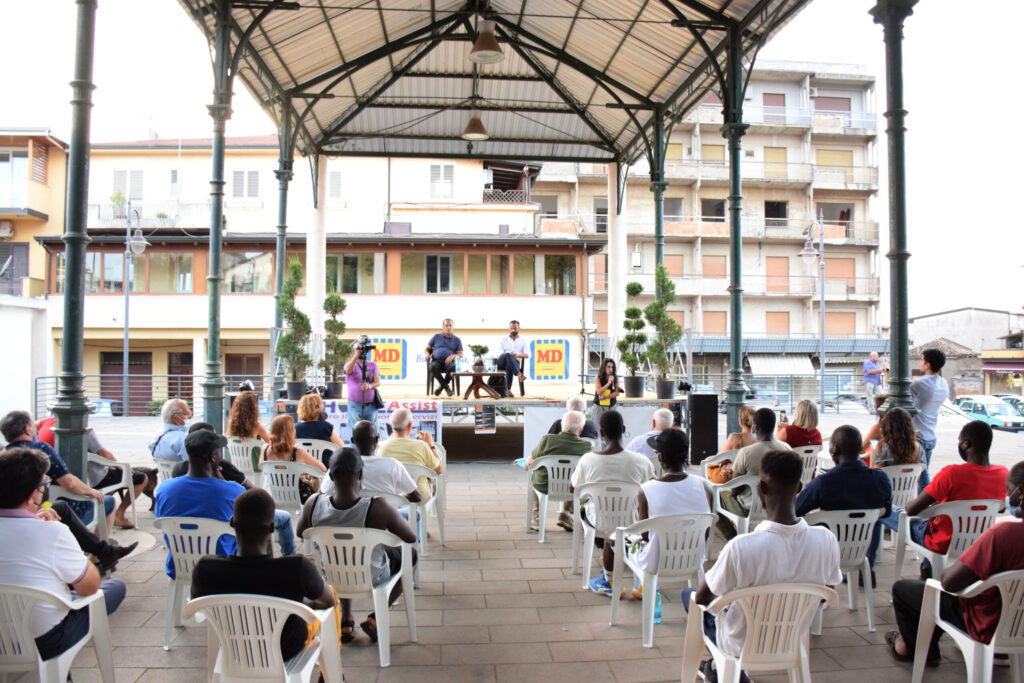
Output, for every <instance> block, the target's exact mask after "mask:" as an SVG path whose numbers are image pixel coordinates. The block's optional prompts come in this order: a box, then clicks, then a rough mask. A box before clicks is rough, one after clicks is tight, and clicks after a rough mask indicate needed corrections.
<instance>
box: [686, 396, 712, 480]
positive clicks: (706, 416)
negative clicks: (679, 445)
mask: <svg viewBox="0 0 1024 683" xmlns="http://www.w3.org/2000/svg"><path fill="white" fill-rule="evenodd" d="M686 405H687V410H688V411H689V413H690V464H693V465H695V464H697V463H699V462H700V461H701V460H703V459H704V458H706V457H708V456H710V455H714V454H715V453H717V452H718V395H717V394H690V396H689V399H688V400H687V401H686Z"/></svg>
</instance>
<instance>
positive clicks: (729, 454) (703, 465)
mask: <svg viewBox="0 0 1024 683" xmlns="http://www.w3.org/2000/svg"><path fill="white" fill-rule="evenodd" d="M737 453H739V449H738V448H734V449H732V450H731V451H722V452H721V453H718V454H717V455H712V456H711V457H710V458H707V459H705V460H702V461H701V462H700V476H701V478H702V479H707V478H708V465H717V464H718V463H720V462H725V461H726V460H736V454H737Z"/></svg>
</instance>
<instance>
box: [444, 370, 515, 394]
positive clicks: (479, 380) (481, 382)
mask: <svg viewBox="0 0 1024 683" xmlns="http://www.w3.org/2000/svg"><path fill="white" fill-rule="evenodd" d="M454 374H455V375H457V376H459V377H470V378H472V380H473V381H472V382H471V383H470V385H469V387H468V388H467V389H466V395H465V396H463V397H462V399H463V400H466V399H468V398H469V394H470V393H471V392H474V391H475V392H476V393H474V394H473V396H474V397H475V398H480V390H481V389H483V390H484V391H485V392H486V393H487V395H488V396H490V397H491V398H501V394H499V393H498V392H497V391H495V390H494V389H492V388H491V386H490V385H489V384H487V381H486V379H485V378H489V377H504V376H505V373H504V372H503V371H499V372H456V373H454Z"/></svg>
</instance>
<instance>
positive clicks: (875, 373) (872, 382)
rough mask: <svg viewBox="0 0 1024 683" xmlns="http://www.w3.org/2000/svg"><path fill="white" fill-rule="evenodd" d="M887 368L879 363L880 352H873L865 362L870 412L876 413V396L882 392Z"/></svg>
mask: <svg viewBox="0 0 1024 683" xmlns="http://www.w3.org/2000/svg"><path fill="white" fill-rule="evenodd" d="M883 372H885V366H883V365H879V363H878V352H877V351H872V352H871V355H870V356H869V357H868V359H867V360H866V361H864V378H863V379H864V395H865V396H867V399H868V410H869V411H871V412H872V413H874V412H875V395H876V394H878V393H880V392H881V391H882V373H883Z"/></svg>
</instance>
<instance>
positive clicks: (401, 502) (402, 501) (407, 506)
mask: <svg viewBox="0 0 1024 683" xmlns="http://www.w3.org/2000/svg"><path fill="white" fill-rule="evenodd" d="M359 496H360V497H361V498H383V499H384V500H386V501H387V502H388V503H389V504H390V505H391V507H393V508H395V509H396V510H406V514H407V515H411V514H412V510H413V509H414V508H413V507H412V506H413V505H414V503H412V502H411V501H410V500H409V499H408V498H406V497H405V496H401V495H399V494H397V493H390V492H388V491H374V490H373V489H360V490H359ZM412 519H415V517H412ZM305 543H306V544H307V545H305V546H304V548H305V551H306V554H307V555H309V554H311V553H312V552H313V547H312V544H311V543H309V542H308V541H305ZM412 578H413V585H415V586H416V588H419V587H420V566H419V564H417V565H416V566H415V567H414V568H413V573H412Z"/></svg>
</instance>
